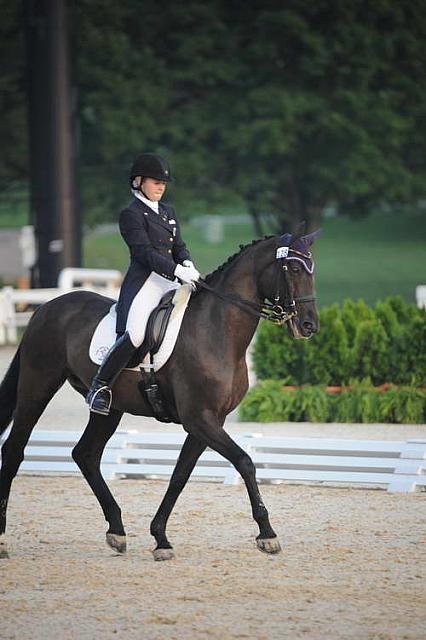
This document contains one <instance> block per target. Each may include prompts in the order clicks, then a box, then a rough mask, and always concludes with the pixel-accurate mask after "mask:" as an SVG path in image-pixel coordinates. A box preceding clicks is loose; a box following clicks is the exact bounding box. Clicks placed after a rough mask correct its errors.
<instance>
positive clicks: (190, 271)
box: [175, 264, 200, 284]
mask: <svg viewBox="0 0 426 640" xmlns="http://www.w3.org/2000/svg"><path fill="white" fill-rule="evenodd" d="M175 276H176V277H177V278H179V280H182V282H187V283H188V284H192V283H193V282H197V280H198V279H199V277H200V274H199V272H198V271H197V269H196V268H195V267H194V266H192V267H184V266H183V265H181V264H178V265H177V266H176V269H175Z"/></svg>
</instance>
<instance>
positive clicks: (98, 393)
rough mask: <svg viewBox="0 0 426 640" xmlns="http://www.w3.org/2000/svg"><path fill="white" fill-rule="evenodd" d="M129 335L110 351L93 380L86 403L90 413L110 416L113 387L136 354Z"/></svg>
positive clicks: (122, 338) (124, 336)
mask: <svg viewBox="0 0 426 640" xmlns="http://www.w3.org/2000/svg"><path fill="white" fill-rule="evenodd" d="M135 349H136V347H134V346H133V344H132V341H131V340H130V338H129V334H128V333H127V331H126V333H125V334H123V335H122V336H121V337H120V338H118V340H117V341H116V343H115V344H114V345H113V346H112V347H111V349H110V350H109V351H108V353H107V355H106V358H105V360H104V361H103V363H102V364H101V366H100V367H99V369H98V372H97V374H96V376H95V377H94V378H93V380H92V385H91V387H90V389H89V393H88V394H87V396H86V402H87V404H88V405H89V406H90V411H93V412H94V413H100V414H101V415H104V416H107V415H109V410H110V408H111V402H112V391H111V387H112V386H113V384H114V382H115V381H116V379H117V378H118V376H119V375H120V373H121V372H122V370H123V369H124V367H125V366H126V364H127V363H128V362H129V360H130V358H131V356H132V355H133V353H134V352H135Z"/></svg>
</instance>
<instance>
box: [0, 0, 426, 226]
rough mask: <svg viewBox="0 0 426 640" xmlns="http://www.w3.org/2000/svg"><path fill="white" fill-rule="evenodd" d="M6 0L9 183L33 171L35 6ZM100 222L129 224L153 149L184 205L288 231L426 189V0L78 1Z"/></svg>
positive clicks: (86, 162)
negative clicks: (144, 160)
mask: <svg viewBox="0 0 426 640" xmlns="http://www.w3.org/2000/svg"><path fill="white" fill-rule="evenodd" d="M16 4H17V3H15V6H14V3H12V4H11V3H7V2H6V1H5V0H0V7H1V12H2V25H1V34H2V53H4V56H2V59H3V60H4V61H3V63H2V67H1V77H0V83H1V85H0V86H1V87H2V88H7V90H8V92H7V95H8V98H7V99H6V100H5V102H3V105H2V107H3V108H2V112H3V117H2V120H1V121H0V140H1V141H2V142H3V143H4V144H3V148H5V146H6V147H7V152H6V154H4V155H3V156H2V158H0V177H3V178H4V177H7V178H8V179H12V178H16V179H17V178H19V177H21V176H22V173H23V172H25V171H26V167H27V157H26V156H27V149H26V136H25V118H26V116H25V82H24V74H25V64H24V50H23V49H24V48H23V36H22V25H23V20H22V15H21V13H20V10H19V9H17V8H16ZM70 8H71V9H72V11H71V14H72V26H73V45H74V52H75V53H74V58H75V60H74V61H75V71H76V76H75V80H76V86H77V88H78V101H79V114H80V118H79V120H80V135H79V139H80V143H79V148H80V151H79V155H80V177H81V185H82V190H83V200H84V203H85V208H86V216H87V218H86V219H87V220H90V219H91V220H92V221H95V220H101V219H105V218H109V217H111V218H114V217H115V216H116V207H117V206H119V203H120V202H122V201H123V198H124V197H125V194H126V190H127V182H126V176H127V170H128V166H129V165H130V162H131V160H132V159H133V157H134V156H135V154H138V153H139V152H141V151H142V150H157V151H159V152H162V153H164V154H166V155H167V156H168V157H169V158H170V160H171V161H172V164H173V167H174V168H175V173H176V176H177V179H178V180H177V185H178V189H177V191H176V194H173V198H174V199H177V200H178V203H179V204H180V208H181V209H182V211H183V212H187V213H188V215H191V214H192V213H193V212H195V211H197V212H200V211H203V210H206V209H208V210H210V211H211V210H224V209H232V208H246V209H247V210H249V211H250V212H251V213H252V214H253V216H255V217H257V219H259V214H260V213H263V212H271V213H272V214H274V215H275V219H276V227H277V229H278V228H279V230H280V231H282V230H283V228H284V227H288V226H290V225H291V224H293V223H294V222H296V221H297V220H300V219H302V218H305V219H307V220H308V222H309V224H310V226H316V225H317V224H318V220H319V218H320V216H321V214H322V212H323V210H324V207H326V206H328V205H331V204H333V205H337V206H338V207H339V209H340V210H341V211H343V212H353V213H367V212H368V211H369V210H370V209H371V208H372V207H373V206H374V207H377V206H378V205H380V204H383V203H387V204H389V203H395V202H398V203H405V202H413V201H416V199H418V198H420V197H424V195H425V187H424V184H425V173H426V171H425V154H424V147H423V141H424V139H425V134H426V131H425V128H426V125H425V122H426V117H425V116H426V106H425V105H426V99H425V98H426V96H425V91H426V88H425V83H424V70H425V62H426V49H425V47H424V32H425V27H426V7H425V5H424V3H423V2H422V0H412V1H411V2H409V3H401V2H399V0H379V1H378V2H377V1H376V2H373V1H372V0H367V2H365V1H363V0H339V2H338V1H337V0H331V1H330V0H327V1H326V0H319V1H318V2H315V3H312V2H309V1H308V0H292V1H290V2H286V3H277V2H275V1H273V0H262V1H260V0H253V2H250V3H248V4H247V3H243V2H241V0H228V1H227V2H225V1H224V0H211V1H209V2H205V3H201V2H199V0H188V2H187V3H184V4H179V3H176V2H171V1H170V0H163V2H162V3H161V5H158V4H156V3H141V2H139V1H138V0H122V2H119V3H118V2H115V1H114V0H102V2H101V1H100V0H74V2H73V3H71V4H70Z"/></svg>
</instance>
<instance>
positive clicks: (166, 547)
mask: <svg viewBox="0 0 426 640" xmlns="http://www.w3.org/2000/svg"><path fill="white" fill-rule="evenodd" d="M205 448H206V445H205V444H204V443H203V442H200V440H198V439H197V438H195V436H193V435H188V436H187V438H186V440H185V442H184V444H183V447H182V450H181V452H180V455H179V458H178V461H177V463H176V466H175V468H174V471H173V474H172V477H171V478H170V483H169V486H168V489H167V491H166V494H165V496H164V498H163V500H162V502H161V504H160V506H159V508H158V511H157V513H156V514H155V516H154V519H153V520H152V522H151V535H152V536H154V538H155V540H156V542H157V547H156V548H155V549H154V551H153V554H154V559H155V560H170V559H171V558H173V551H172V546H171V544H170V542H169V541H168V540H167V536H166V525H167V520H168V519H169V516H170V514H171V512H172V509H173V507H174V506H175V504H176V500H177V499H178V497H179V495H180V493H181V492H182V490H183V488H184V487H185V485H186V483H187V481H188V478H189V476H190V475H191V473H192V470H193V468H194V467H195V465H196V463H197V460H198V458H199V457H200V455H201V454H202V453H203V451H204V450H205Z"/></svg>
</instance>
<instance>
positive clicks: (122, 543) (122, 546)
mask: <svg viewBox="0 0 426 640" xmlns="http://www.w3.org/2000/svg"><path fill="white" fill-rule="evenodd" d="M106 543H107V545H108V546H109V547H111V549H114V551H116V553H119V554H123V553H126V550H127V544H126V536H119V535H117V534H116V533H107V534H106Z"/></svg>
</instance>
